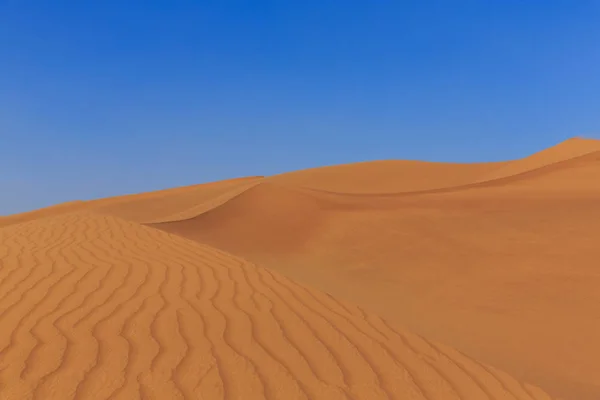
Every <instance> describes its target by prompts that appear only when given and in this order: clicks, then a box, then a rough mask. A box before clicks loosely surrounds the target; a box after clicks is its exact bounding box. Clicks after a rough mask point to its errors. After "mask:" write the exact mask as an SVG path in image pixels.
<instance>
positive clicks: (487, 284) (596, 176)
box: [153, 140, 600, 400]
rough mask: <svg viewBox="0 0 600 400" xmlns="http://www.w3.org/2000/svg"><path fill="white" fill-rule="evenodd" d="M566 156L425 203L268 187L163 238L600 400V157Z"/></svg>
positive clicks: (406, 197)
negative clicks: (225, 256)
mask: <svg viewBox="0 0 600 400" xmlns="http://www.w3.org/2000/svg"><path fill="white" fill-rule="evenodd" d="M566 143H568V145H566V146H565V147H564V149H565V150H568V151H565V152H564V153H561V152H559V151H558V150H560V148H561V146H558V147H557V148H554V149H553V150H552V151H550V154H553V156H552V157H549V158H548V160H547V161H548V162H546V163H545V164H544V163H542V162H540V163H535V164H534V163H530V164H529V167H528V168H529V169H527V168H521V169H519V170H518V171H516V170H515V173H516V175H513V176H502V177H495V178H494V179H493V180H492V181H488V182H479V183H472V184H467V185H463V186H458V187H454V188H446V189H444V190H437V189H436V190H430V191H425V192H424V193H423V192H416V193H389V194H385V193H384V194H373V193H371V194H369V193H358V192H355V193H350V194H340V193H325V192H322V191H318V190H317V191H315V190H306V189H304V188H297V187H294V184H295V182H294V184H292V183H287V182H284V181H282V180H281V179H283V176H280V177H279V178H278V181H275V180H271V179H270V178H267V179H266V180H265V181H263V182H262V183H260V184H258V185H257V186H254V187H253V188H252V189H250V190H248V191H246V192H244V193H243V194H241V195H239V196H237V197H235V198H234V199H232V200H230V201H228V202H226V203H224V204H222V205H221V206H220V207H217V208H215V209H213V210H211V211H210V212H207V213H205V214H203V215H200V216H198V217H196V218H190V219H188V220H184V221H178V222H171V223H163V224H158V225H153V226H154V227H157V228H160V229H163V230H165V231H168V232H172V233H175V234H178V235H181V236H185V237H188V238H191V239H194V240H196V241H199V242H203V243H207V244H210V245H212V246H215V247H218V248H221V249H224V250H226V251H229V252H232V253H234V254H238V255H242V256H244V257H245V258H248V259H250V260H253V261H255V262H257V263H259V264H261V265H264V266H267V267H269V268H271V269H274V270H277V271H280V272H282V273H284V274H286V275H287V276H289V277H292V278H294V279H295V280H298V281H301V282H303V283H304V284H306V285H308V286H311V287H316V288H320V289H321V290H325V291H328V292H330V293H332V294H335V295H336V296H338V297H340V298H345V299H347V300H351V301H353V302H356V303H358V304H361V305H363V306H364V307H365V308H367V309H369V310H371V311H374V312H376V313H378V314H380V315H383V316H385V317H387V318H389V319H390V320H393V321H397V322H400V323H402V324H405V325H407V326H409V327H410V328H411V329H412V330H413V331H415V332H418V333H420V334H423V335H425V336H426V337H429V338H435V339H437V340H441V341H444V342H446V343H448V344H451V345H453V346H454V347H457V348H460V349H461V350H463V351H465V352H466V353H467V354H470V355H472V356H476V357H477V358H478V359H482V360H485V361H487V362H489V363H491V364H493V365H496V366H500V367H502V368H504V369H506V370H508V371H509V372H511V373H512V374H513V375H516V376H517V377H519V378H522V379H526V380H529V381H535V382H537V383H540V384H541V385H542V386H543V387H544V388H547V389H551V390H552V391H553V393H557V394H560V395H563V396H564V397H565V398H572V399H590V400H591V399H597V398H600V375H599V374H598V363H597V360H598V359H600V341H599V340H598V339H597V338H598V337H600V320H598V319H597V316H598V315H600V291H598V287H600V274H599V273H598V269H597V260H598V259H600V248H599V247H598V246H597V238H598V232H597V229H596V227H595V224H593V223H591V221H595V220H600V208H599V207H598V204H600V203H599V201H600V152H597V151H595V150H594V148H595V147H594V146H591V147H590V149H592V150H591V151H589V152H586V151H584V150H583V149H578V150H577V152H576V151H573V147H572V144H581V143H582V142H579V141H577V140H576V141H573V142H566ZM591 143H592V144H595V143H597V142H591ZM559 153H560V154H559ZM538 154H544V152H541V153H538ZM532 157H533V156H532ZM536 157H538V156H536ZM534 158H535V157H534ZM539 159H541V158H538V160H539ZM556 160H558V161H556ZM552 161H554V162H552ZM354 172H355V171H354ZM354 172H353V173H354ZM345 179H346V182H350V180H351V177H346V178H345ZM327 185H328V183H327V182H326V184H322V185H320V183H319V182H317V183H315V184H314V185H312V186H313V187H319V186H321V187H325V186H327ZM304 186H308V185H304ZM433 186H434V185H431V187H433ZM548 349H553V350H552V351H549V350H548Z"/></svg>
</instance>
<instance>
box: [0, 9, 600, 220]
mask: <svg viewBox="0 0 600 400" xmlns="http://www.w3.org/2000/svg"><path fill="white" fill-rule="evenodd" d="M598 21H600V2H598V1H578V0H564V1H559V0H547V1H527V2H524V1H517V0H496V1H493V0H490V1H475V0H472V1H469V0H459V1H452V2H451V1H424V0H423V1H421V0H414V1H394V2H393V1H330V0H321V1H312V0H304V1H291V0H290V1H284V0H281V1H274V0H272V1H258V0H255V1H222V0H221V1H171V0H169V1H151V0H148V1H141V0H139V1H133V0H132V1H115V0H105V1H61V0H56V1H51V2H50V1H41V0H40V1H35V0H31V1H17V0H4V1H2V0H0V215H2V214H10V213H15V212H20V211H26V210H29V209H32V208H39V207H43V206H47V205H51V204H54V203H58V202H62V201H68V200H75V199H91V198H97V197H106V196H111V195H117V194H125V193H132V192H140V191H148V190H155V189H161V188H167V187H174V186H180V185H188V184H194V183H201V182H206V181H213V180H219V179H225V178H231V177H239V176H246V175H270V174H275V173H280V172H285V171H289V170H295V169H301V168H307V167H313V166H320V165H330V164H338V163H344V162H354V161H364V160H374V159H421V160H431V161H455V162H473V161H496V160H503V159H512V158H517V157H522V156H525V155H527V154H529V153H531V152H534V151H537V150H540V149H542V148H544V147H548V146H551V145H553V144H556V143H558V142H560V141H562V140H564V139H566V138H569V137H572V136H586V137H598V138H600V73H599V72H598V71H600V45H599V43H600V24H599V23H598Z"/></svg>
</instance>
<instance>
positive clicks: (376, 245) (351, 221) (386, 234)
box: [0, 139, 600, 400]
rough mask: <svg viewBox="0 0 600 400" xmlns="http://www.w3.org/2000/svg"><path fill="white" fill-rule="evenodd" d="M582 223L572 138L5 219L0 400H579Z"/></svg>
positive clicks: (588, 149) (580, 146)
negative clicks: (512, 156)
mask: <svg viewBox="0 0 600 400" xmlns="http://www.w3.org/2000/svg"><path fill="white" fill-rule="evenodd" d="M599 205H600V141H594V140H584V139H571V140H568V141H566V142H563V143H561V144H559V145H557V146H554V147H552V148H550V149H547V150H544V151H541V152H539V153H536V154H534V155H532V156H530V157H526V158H524V159H521V160H512V161H506V162H499V163H488V164H486V163H480V164H448V163H431V162H419V161H375V162H366V163H356V164H347V165H340V166H331V167H323V168H313V169H309V170H303V171H296V172H291V173H286V174H281V175H277V176H272V177H249V178H241V179H233V180H228V181H222V182H213V183H208V184H202V185H195V186H190V187H183V188H176V189H169V190H163V191H159V192H151V193H142V194H136V195H127V196H120V197H115V198H107V199H101V200H93V201H86V202H74V203H69V204H63V205H58V206H55V207H51V208H47V209H42V210H36V211H32V212H29V213H24V214H18V215H14V216H8V217H3V218H0V239H1V240H0V260H1V262H2V264H1V266H2V268H1V269H0V340H1V342H0V395H4V394H5V393H6V394H7V395H6V396H5V397H2V396H0V399H4V398H7V399H26V398H39V399H46V398H61V399H62V398H65V397H60V396H59V394H60V393H69V395H68V396H70V397H66V398H73V396H74V395H77V396H79V398H85V399H87V398H124V399H131V398H140V396H141V398H143V397H144V396H148V398H153V397H152V396H154V397H155V398H160V399H163V398H203V397H200V396H205V397H204V398H227V399H229V398H231V399H234V398H240V399H242V398H244V399H246V398H257V399H258V398H282V399H294V398H323V399H330V398H331V399H334V398H348V399H363V398H364V399H377V398H382V399H385V398H398V399H412V398H414V399H420V398H423V399H452V398H455V399H494V400H495V399H519V400H524V399H548V398H550V397H549V396H548V395H546V394H545V393H544V392H543V391H542V390H541V389H537V388H536V387H534V386H531V385H527V384H521V383H518V382H519V381H525V382H532V383H535V384H536V385H539V386H540V387H542V388H544V390H546V391H547V392H548V393H550V394H551V395H553V396H554V398H562V399H565V400H580V399H581V400H597V399H599V398H600V374H598V361H597V360H598V359H600V340H598V338H599V337H600V319H598V316H599V315H600V290H598V289H599V288H600V273H599V272H598V268H597V264H598V262H597V260H599V259H600V246H598V245H597V243H598V239H600V237H599V234H598V229H597V227H596V226H595V225H596V224H595V223H594V221H598V220H600V206H599ZM231 254H235V256H234V255H231ZM238 257H243V258H238ZM244 260H248V261H244ZM258 265H260V266H258ZM284 276H285V278H284ZM3 310H4V311H3ZM363 310H364V311H363ZM376 315H378V317H376ZM384 321H387V322H384ZM400 326H402V328H399V327H400ZM408 331H411V332H413V333H412V334H410V333H408ZM425 338H427V339H425ZM434 343H435V344H434ZM439 343H445V345H441V344H439ZM448 346H451V347H448ZM75 355H77V357H75ZM490 365H493V366H494V367H491V366H490ZM500 370H505V371H507V372H508V373H509V374H510V375H508V374H506V373H503V372H500ZM510 376H512V377H514V378H515V379H516V380H515V379H513V378H511V377H510ZM95 391H98V392H97V393H98V394H97V396H96V397H94V396H92V395H91V393H94V392H95ZM150 393H152V395H151V394H150ZM34 396H37V397H34ZM110 396H112V397H110Z"/></svg>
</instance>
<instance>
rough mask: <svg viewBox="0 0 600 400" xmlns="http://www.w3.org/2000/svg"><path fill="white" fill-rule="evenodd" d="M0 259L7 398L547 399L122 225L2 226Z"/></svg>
mask: <svg viewBox="0 0 600 400" xmlns="http://www.w3.org/2000/svg"><path fill="white" fill-rule="evenodd" d="M0 256H1V260H2V268H1V269H0V395H1V396H0V397H1V398H2V399H3V400H4V399H6V400H13V399H14V400H17V399H18V400H25V399H44V400H46V399H61V400H63V399H128V400H129V399H138V398H156V399H196V398H210V399H237V400H241V399H286V400H287V399H369V400H371V399H427V400H438V399H439V400H442V399H443V400H445V399H473V400H479V399H488V398H489V399H498V400H501V399H511V400H515V399H517V400H547V399H550V397H549V396H548V395H547V394H546V393H545V392H543V391H542V390H541V389H539V388H537V387H535V386H531V385H528V384H523V383H520V382H518V381H517V380H515V379H513V378H511V377H510V376H509V375H507V374H505V373H503V372H501V371H499V370H497V369H495V368H492V367H490V366H487V365H484V364H481V363H479V362H477V361H475V360H472V359H470V358H468V357H466V356H464V355H462V354H460V353H459V352H457V351H455V350H453V349H451V348H449V347H446V346H444V345H441V344H438V343H434V342H431V341H428V340H425V339H424V338H422V337H419V336H416V335H413V334H410V333H407V332H404V331H402V330H400V329H397V328H394V327H392V325H391V324H389V323H387V322H385V321H384V320H382V319H381V318H378V317H376V316H374V315H372V314H368V313H365V312H364V311H362V310H361V309H360V308H358V307H355V306H352V305H350V304H346V303H344V302H341V301H339V300H337V299H335V298H334V297H332V296H329V295H327V294H324V293H322V292H318V291H315V290H312V289H308V288H307V287H304V286H302V285H299V284H297V283H295V282H293V281H291V280H289V279H286V278H284V277H283V276H281V275H279V274H278V273H276V272H272V271H269V270H267V269H264V268H261V267H257V266H255V265H253V264H250V263H248V262H246V261H244V260H242V259H239V258H236V257H234V256H231V255H229V254H226V253H223V252H221V251H219V250H216V249H214V248H211V247H208V246H203V245H199V244H197V243H194V242H192V241H189V240H185V239H182V238H178V237H176V236H173V235H170V234H167V233H164V232H162V231H159V230H156V229H152V228H147V227H144V226H141V225H138V224H136V223H133V222H128V221H125V220H122V219H118V218H114V217H108V216H99V215H91V214H82V213H71V214H65V215H61V216H57V217H54V218H49V219H45V220H40V221H30V222H25V223H22V224H17V225H12V226H9V227H5V228H2V229H0Z"/></svg>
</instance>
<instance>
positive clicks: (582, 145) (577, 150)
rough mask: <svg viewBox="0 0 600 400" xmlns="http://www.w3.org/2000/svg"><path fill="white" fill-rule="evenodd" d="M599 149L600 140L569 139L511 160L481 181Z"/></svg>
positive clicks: (516, 173)
mask: <svg viewBox="0 0 600 400" xmlns="http://www.w3.org/2000/svg"><path fill="white" fill-rule="evenodd" d="M597 151H600V140H597V139H583V138H578V137H575V138H571V139H567V140H565V141H563V142H561V143H559V144H557V145H555V146H552V147H549V148H547V149H545V150H542V151H540V152H537V153H534V154H532V155H530V156H529V157H525V158H522V159H518V160H514V161H509V162H507V163H506V164H505V165H503V166H502V167H500V168H498V169H496V170H494V171H493V172H491V173H489V174H487V175H485V176H484V177H483V178H482V179H480V181H491V180H495V179H500V178H506V177H509V176H514V175H519V174H522V173H524V172H527V171H532V170H536V169H538V168H543V167H545V166H549V165H552V164H555V163H559V162H562V161H566V160H570V159H574V158H577V157H581V156H583V155H586V154H590V153H594V152H597Z"/></svg>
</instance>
